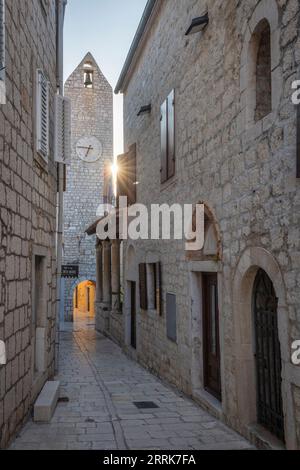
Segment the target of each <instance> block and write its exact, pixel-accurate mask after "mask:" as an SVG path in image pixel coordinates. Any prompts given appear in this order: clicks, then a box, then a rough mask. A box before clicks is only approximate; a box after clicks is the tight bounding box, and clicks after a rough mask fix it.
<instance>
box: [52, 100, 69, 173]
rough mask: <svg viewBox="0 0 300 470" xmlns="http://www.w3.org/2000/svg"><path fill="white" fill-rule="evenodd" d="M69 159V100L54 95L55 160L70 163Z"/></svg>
mask: <svg viewBox="0 0 300 470" xmlns="http://www.w3.org/2000/svg"><path fill="white" fill-rule="evenodd" d="M70 159H71V101H70V100H69V99H68V98H64V97H63V96H60V95H56V97H55V161H56V162H59V163H65V164H68V163H70Z"/></svg>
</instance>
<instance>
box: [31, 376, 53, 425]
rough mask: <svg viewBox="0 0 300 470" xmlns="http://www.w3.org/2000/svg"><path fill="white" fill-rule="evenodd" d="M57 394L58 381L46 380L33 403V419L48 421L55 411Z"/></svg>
mask: <svg viewBox="0 0 300 470" xmlns="http://www.w3.org/2000/svg"><path fill="white" fill-rule="evenodd" d="M58 396H59V382H57V381H53V382H50V381H48V382H46V384H45V385H44V388H43V389H42V391H41V393H40V395H39V397H38V399H37V400H36V402H35V404H34V413H33V420H34V421H36V422H40V423H49V422H50V421H51V418H52V416H53V413H54V411H55V408H56V405H57V400H58Z"/></svg>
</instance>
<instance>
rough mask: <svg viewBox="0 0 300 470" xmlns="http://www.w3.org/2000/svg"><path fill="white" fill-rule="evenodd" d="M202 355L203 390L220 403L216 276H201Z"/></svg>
mask: <svg viewBox="0 0 300 470" xmlns="http://www.w3.org/2000/svg"><path fill="white" fill-rule="evenodd" d="M203 354H204V357H203V363H204V388H205V390H207V391H208V392H209V393H211V394H212V395H214V396H215V397H216V398H217V399H218V400H220V401H221V399H222V393H221V370H220V363H221V360H220V359H221V358H220V334H219V306H218V277H217V274H204V275H203Z"/></svg>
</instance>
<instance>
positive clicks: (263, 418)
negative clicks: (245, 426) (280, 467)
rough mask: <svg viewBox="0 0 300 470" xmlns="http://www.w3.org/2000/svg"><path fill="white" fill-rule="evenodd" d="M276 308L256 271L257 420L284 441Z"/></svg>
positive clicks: (262, 276)
mask: <svg viewBox="0 0 300 470" xmlns="http://www.w3.org/2000/svg"><path fill="white" fill-rule="evenodd" d="M277 309H278V299H277V297H276V293H275V290H274V286H273V283H272V281H271V279H270V278H269V276H268V275H267V273H266V272H265V271H264V270H263V269H259V270H258V272H257V274H256V278H255V281H254V286H253V315H254V331H255V361H256V388H257V420H258V423H259V424H261V425H263V426H264V427H265V428H267V429H268V430H269V431H270V432H272V434H274V435H276V436H277V437H278V438H279V439H281V440H282V441H284V416H283V407H282V394H281V387H282V379H281V372H282V365H281V351H280V349H281V348H280V342H279V336H278V320H277Z"/></svg>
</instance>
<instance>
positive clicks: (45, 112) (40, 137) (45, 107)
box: [36, 70, 49, 160]
mask: <svg viewBox="0 0 300 470" xmlns="http://www.w3.org/2000/svg"><path fill="white" fill-rule="evenodd" d="M36 108H37V109H36V127H37V129H36V138H37V152H38V153H39V154H40V155H41V156H42V157H43V158H44V159H45V160H48V156H49V82H48V80H47V78H46V76H45V75H44V73H43V72H42V70H38V71H37V86H36Z"/></svg>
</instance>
